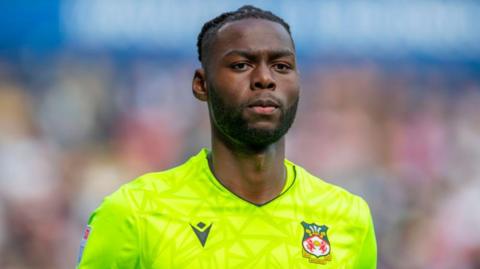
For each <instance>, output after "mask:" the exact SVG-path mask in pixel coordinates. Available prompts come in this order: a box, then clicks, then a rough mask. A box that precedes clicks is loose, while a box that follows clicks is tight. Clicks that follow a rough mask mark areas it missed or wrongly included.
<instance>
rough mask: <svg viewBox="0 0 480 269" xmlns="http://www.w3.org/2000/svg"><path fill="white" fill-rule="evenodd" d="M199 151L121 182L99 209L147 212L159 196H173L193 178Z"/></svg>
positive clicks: (199, 162) (199, 158)
mask: <svg viewBox="0 0 480 269" xmlns="http://www.w3.org/2000/svg"><path fill="white" fill-rule="evenodd" d="M199 155H200V154H198V155H196V156H193V157H191V158H190V159H189V160H187V161H186V162H184V163H183V164H181V165H179V166H176V167H173V168H170V169H168V170H164V171H160V172H153V173H147V174H144V175H142V176H139V177H138V178H136V179H134V180H132V181H130V182H128V183H126V184H124V185H122V186H121V187H120V188H119V189H118V190H116V191H115V192H113V193H112V194H110V195H109V196H107V197H105V198H104V200H103V202H102V204H101V206H100V207H99V209H102V208H108V209H109V210H121V211H130V212H132V211H133V212H138V211H145V210H146V211H149V210H150V209H153V208H150V207H151V206H153V205H154V204H155V203H152V201H156V200H158V199H159V198H161V197H164V196H169V195H173V194H174V193H176V192H178V191H179V190H181V189H182V187H183V186H186V185H188V184H187V183H188V182H187V181H188V180H190V179H192V178H196V176H195V175H198V174H199V173H200V171H201V169H202V165H201V156H199Z"/></svg>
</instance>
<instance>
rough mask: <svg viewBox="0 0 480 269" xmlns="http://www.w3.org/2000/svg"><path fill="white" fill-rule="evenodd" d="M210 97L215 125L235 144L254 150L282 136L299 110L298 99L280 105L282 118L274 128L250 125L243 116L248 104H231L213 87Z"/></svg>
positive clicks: (264, 146) (212, 118)
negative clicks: (235, 105) (287, 104)
mask: <svg viewBox="0 0 480 269" xmlns="http://www.w3.org/2000/svg"><path fill="white" fill-rule="evenodd" d="M208 93H209V98H210V113H211V114H212V115H211V120H212V124H213V125H214V127H215V128H216V129H217V130H218V131H219V132H220V133H221V134H222V135H223V136H224V137H226V138H227V139H228V140H230V141H227V142H233V143H234V144H240V145H243V146H247V147H249V148H251V149H254V150H262V149H264V148H266V147H267V146H269V145H271V144H273V143H275V142H277V141H278V140H280V138H282V137H283V136H284V135H285V134H286V133H287V131H288V130H289V129H290V127H291V126H292V124H293V121H294V119H295V115H296V112H297V106H298V100H299V98H298V97H297V98H296V100H295V101H294V102H293V104H292V105H291V106H289V107H287V108H285V107H284V106H280V107H278V109H279V110H280V118H279V120H278V124H277V125H276V127H274V128H255V127H250V126H249V122H248V121H247V119H245V118H244V116H243V111H244V110H245V109H247V108H248V106H247V105H246V104H242V105H240V106H238V107H233V106H229V105H227V104H226V102H225V101H224V100H223V99H222V98H221V97H220V96H219V95H218V93H217V92H216V90H215V89H214V88H213V87H211V88H210V89H209V91H208Z"/></svg>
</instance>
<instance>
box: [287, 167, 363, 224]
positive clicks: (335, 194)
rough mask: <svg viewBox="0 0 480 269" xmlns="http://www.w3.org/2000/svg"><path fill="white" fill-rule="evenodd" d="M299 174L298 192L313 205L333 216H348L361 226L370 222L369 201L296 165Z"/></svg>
mask: <svg viewBox="0 0 480 269" xmlns="http://www.w3.org/2000/svg"><path fill="white" fill-rule="evenodd" d="M295 170H296V171H297V174H298V180H299V181H300V182H298V186H297V188H298V190H297V191H298V192H299V195H301V196H303V197H304V198H305V199H306V200H307V201H310V204H311V205H312V206H313V207H320V206H321V207H322V208H324V209H327V211H329V214H330V215H331V216H333V217H341V218H347V219H349V220H350V221H353V222H354V223H357V224H358V225H360V226H366V225H368V223H369V222H370V219H371V214H370V209H369V206H368V204H367V202H366V201H365V200H364V199H363V198H362V197H360V196H358V195H355V194H353V193H351V192H349V191H347V190H346V189H344V188H342V187H340V186H337V185H335V184H332V183H328V182H326V181H324V180H323V179H320V178H319V177H317V176H315V175H313V174H311V173H310V172H308V171H307V170H305V169H304V168H302V167H301V166H298V165H295Z"/></svg>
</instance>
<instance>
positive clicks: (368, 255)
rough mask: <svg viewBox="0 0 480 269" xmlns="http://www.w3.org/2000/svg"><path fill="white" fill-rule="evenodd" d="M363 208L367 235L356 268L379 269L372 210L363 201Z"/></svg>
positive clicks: (360, 249) (358, 254)
mask: <svg viewBox="0 0 480 269" xmlns="http://www.w3.org/2000/svg"><path fill="white" fill-rule="evenodd" d="M362 207H363V210H362V215H363V216H362V219H364V221H365V222H364V223H366V226H365V233H364V234H365V235H364V237H363V240H362V241H361V242H362V243H361V245H360V248H359V252H358V253H357V261H356V265H355V267H354V268H359V269H360V268H361V269H374V268H377V241H376V239H375V230H374V226H373V221H372V216H371V214H370V209H369V208H368V205H367V203H366V202H365V201H364V200H363V199H362Z"/></svg>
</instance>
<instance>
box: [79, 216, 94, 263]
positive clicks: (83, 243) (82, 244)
mask: <svg viewBox="0 0 480 269" xmlns="http://www.w3.org/2000/svg"><path fill="white" fill-rule="evenodd" d="M91 232H92V226H90V225H87V227H85V231H84V232H83V236H82V241H80V250H79V251H78V257H77V266H78V265H79V264H80V262H81V261H82V255H83V250H84V249H85V246H86V245H87V240H88V237H89V236H90V233H91Z"/></svg>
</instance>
